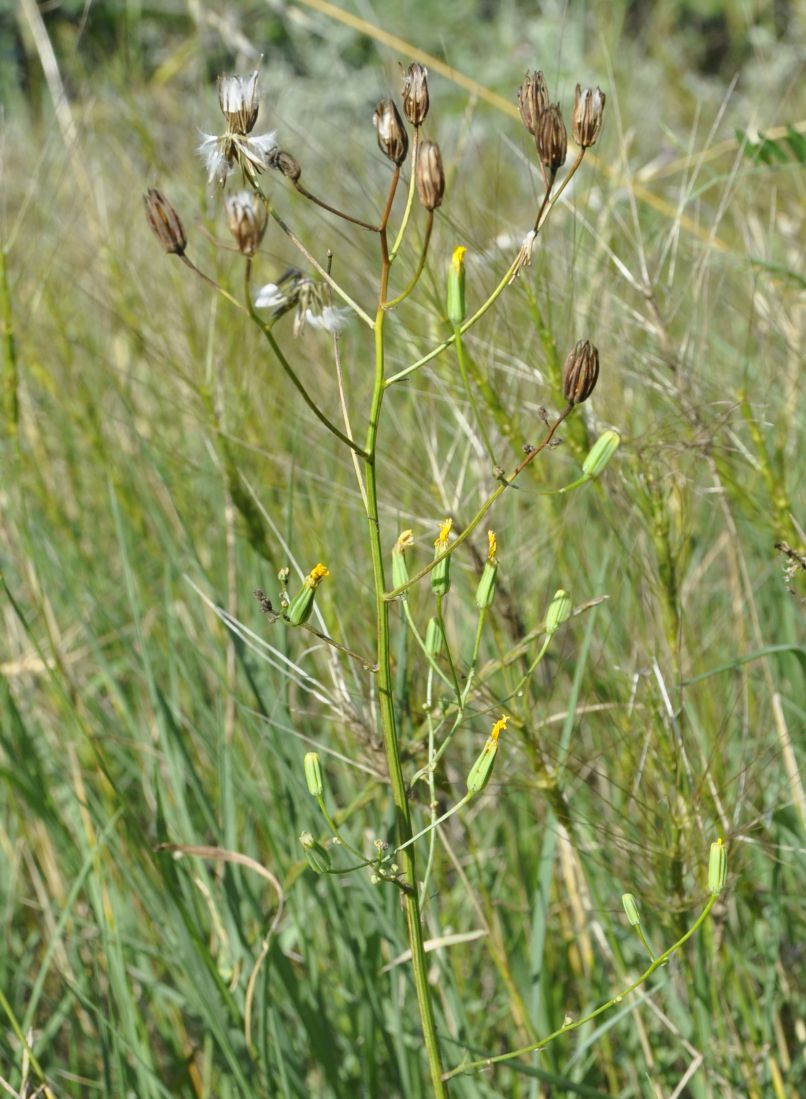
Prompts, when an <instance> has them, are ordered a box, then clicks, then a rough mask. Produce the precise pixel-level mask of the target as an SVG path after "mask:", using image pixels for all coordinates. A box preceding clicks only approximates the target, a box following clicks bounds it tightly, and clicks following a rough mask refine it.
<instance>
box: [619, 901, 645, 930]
mask: <svg viewBox="0 0 806 1099" xmlns="http://www.w3.org/2000/svg"><path fill="white" fill-rule="evenodd" d="M621 903H622V904H623V905H624V912H625V914H626V916H627V920H628V921H629V923H630V926H631V927H638V925H639V923H640V922H641V913H640V912H639V910H638V901H637V900H636V899H635V897H634V896H633V895H632V893H624V894H622V897H621Z"/></svg>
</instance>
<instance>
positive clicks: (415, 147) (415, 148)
mask: <svg viewBox="0 0 806 1099" xmlns="http://www.w3.org/2000/svg"><path fill="white" fill-rule="evenodd" d="M419 153H420V127H419V126H416V127H415V129H414V141H413V142H412V149H411V178H410V179H409V193H408V196H407V198H406V209H405V210H404V211H403V220H402V221H401V223H400V228H399V229H398V231H397V236H396V237H395V243H394V244H393V245H392V248H391V250H390V252H389V262H390V263H394V261H395V256H396V255H397V254H398V252H399V251H400V245H401V244H402V243H403V234H404V233H405V232H406V226H407V225H408V223H409V217H410V216H411V208H412V206H413V204H414V186H415V179H416V176H417V157H418V156H419Z"/></svg>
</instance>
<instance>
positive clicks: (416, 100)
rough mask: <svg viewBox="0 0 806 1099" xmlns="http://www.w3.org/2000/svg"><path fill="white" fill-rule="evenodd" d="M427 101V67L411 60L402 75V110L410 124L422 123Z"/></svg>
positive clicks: (417, 124) (426, 112)
mask: <svg viewBox="0 0 806 1099" xmlns="http://www.w3.org/2000/svg"><path fill="white" fill-rule="evenodd" d="M428 103H429V100H428V69H427V68H426V67H425V66H424V65H420V64H418V63H417V62H416V61H412V63H411V64H410V65H409V67H408V68H407V69H406V74H405V76H404V77H403V110H404V112H405V114H406V118H407V119H408V120H409V122H410V123H411V124H412V126H420V125H422V122H423V119H424V118H425V116H426V115H427V114H428Z"/></svg>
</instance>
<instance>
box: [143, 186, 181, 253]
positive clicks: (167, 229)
mask: <svg viewBox="0 0 806 1099" xmlns="http://www.w3.org/2000/svg"><path fill="white" fill-rule="evenodd" d="M143 202H144V204H145V208H146V219H147V221H148V224H149V225H150V226H151V228H152V230H153V231H154V235H155V236H156V238H157V240H158V241H159V242H160V244H161V245H162V247H163V248H164V249H165V251H166V252H172V253H174V254H175V255H177V256H181V255H183V254H184V251H185V248H186V247H187V240H186V238H185V230H184V228H183V227H182V222H181V221H180V219H179V214H177V212H176V210H174V208H173V206H172V205H171V204H170V202H169V201H168V199H167V198H166V197H165V195H163V193H162V192H161V191H158V190H157V188H156V187H149V189H148V191H146V193H145V194H144V195H143Z"/></svg>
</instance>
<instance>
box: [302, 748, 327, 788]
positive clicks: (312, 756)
mask: <svg viewBox="0 0 806 1099" xmlns="http://www.w3.org/2000/svg"><path fill="white" fill-rule="evenodd" d="M304 766H305V784H306V785H307V787H308V793H309V794H310V795H311V797H313V798H320V797H321V796H322V794H324V792H325V783H324V780H323V778H322V765H321V764H320V762H319V753H318V752H306V753H305V761H304Z"/></svg>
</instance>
